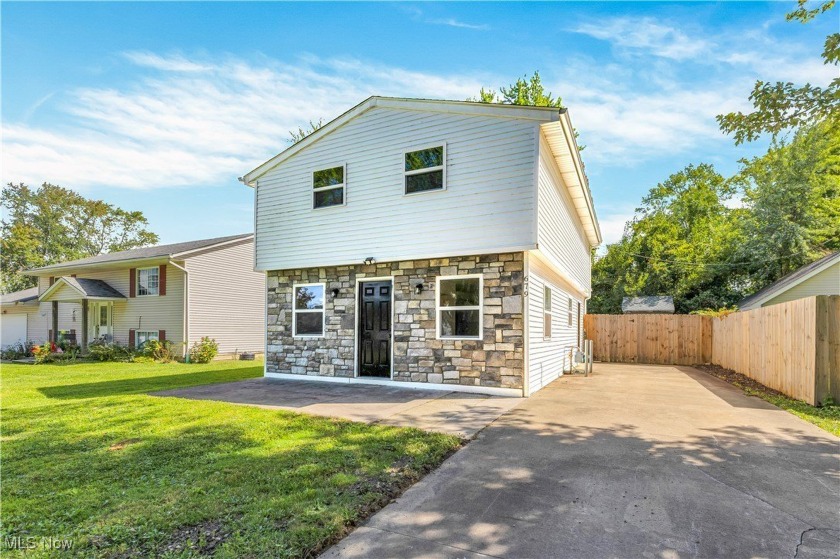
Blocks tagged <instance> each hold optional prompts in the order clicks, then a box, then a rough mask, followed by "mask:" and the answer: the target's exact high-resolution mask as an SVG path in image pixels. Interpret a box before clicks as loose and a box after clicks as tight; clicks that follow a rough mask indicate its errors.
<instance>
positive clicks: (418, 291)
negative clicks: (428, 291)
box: [414, 281, 423, 295]
mask: <svg viewBox="0 0 840 559" xmlns="http://www.w3.org/2000/svg"><path fill="white" fill-rule="evenodd" d="M414 292H415V293H416V294H417V295H420V294H421V293H423V282H422V281H420V282H417V284H415V286H414Z"/></svg>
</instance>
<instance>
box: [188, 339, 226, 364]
mask: <svg viewBox="0 0 840 559" xmlns="http://www.w3.org/2000/svg"><path fill="white" fill-rule="evenodd" d="M218 353H219V344H217V343H216V340H214V339H213V338H209V337H207V336H204V337H202V338H201V340H200V341H197V342H195V343H194V344H193V345H192V347H191V348H190V362H192V363H209V362H210V361H212V360H213V358H214V357H216V355H217V354H218Z"/></svg>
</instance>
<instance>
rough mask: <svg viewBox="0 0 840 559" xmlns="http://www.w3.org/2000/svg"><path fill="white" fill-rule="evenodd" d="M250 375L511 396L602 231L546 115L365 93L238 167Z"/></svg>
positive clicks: (579, 284)
mask: <svg viewBox="0 0 840 559" xmlns="http://www.w3.org/2000/svg"><path fill="white" fill-rule="evenodd" d="M241 180H242V181H243V182H244V183H245V184H247V185H249V186H251V187H253V188H254V190H255V222H256V223H255V228H256V243H255V250H256V257H255V262H256V267H257V270H260V271H264V272H265V273H266V275H267V277H266V286H267V291H268V292H267V299H266V305H267V309H266V311H267V316H266V320H267V339H266V372H265V374H266V376H268V377H275V378H295V379H304V378H305V379H311V380H320V381H333V382H366V383H393V384H395V385H409V386H415V387H418V388H419V387H422V388H440V389H456V390H465V391H473V392H482V393H490V394H504V395H514V396H527V395H529V394H532V393H534V392H535V391H537V390H539V389H540V388H542V387H543V386H545V385H546V384H547V383H548V382H550V381H552V380H553V379H555V378H557V377H558V376H559V375H561V374H562V373H563V371H564V370H566V369H568V367H569V364H570V354H571V350H572V349H573V348H575V347H577V346H579V345H580V344H581V340H582V315H583V313H584V312H585V308H586V300H587V298H588V297H589V296H590V289H591V287H590V271H591V253H592V249H593V248H594V247H596V246H597V245H598V244H599V243H600V242H601V235H600V230H599V228H598V221H597V218H596V216H595V209H594V207H593V203H592V196H591V194H590V191H589V187H588V183H587V179H586V176H585V174H584V170H583V164H582V162H581V159H580V154H579V151H578V147H577V145H576V143H575V136H574V129H573V128H572V124H571V122H570V120H569V115H568V113H567V112H566V111H565V110H563V109H557V108H548V107H526V106H514V105H501V104H483V103H470V102H453V101H430V100H418V99H394V98H383V97H371V98H369V99H367V100H365V101H364V102H362V103H361V104H359V105H357V106H356V107H353V108H352V109H350V110H349V111H347V112H346V113H344V114H343V115H341V116H340V117H338V118H337V119H335V120H333V121H332V122H330V123H328V124H326V125H325V126H324V127H322V128H321V129H319V130H317V131H315V132H314V133H312V134H311V135H309V136H307V137H306V138H305V139H303V140H302V141H300V142H298V143H296V144H294V145H293V146H291V147H289V148H288V149H286V150H285V151H283V152H282V153H280V154H279V155H277V156H276V157H274V158H273V159H271V160H269V161H267V162H265V163H264V164H262V165H260V166H259V167H257V168H256V169H254V170H253V171H251V172H250V173H248V174H247V175H245V176H244V177H242V179H241Z"/></svg>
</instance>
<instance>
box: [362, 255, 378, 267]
mask: <svg viewBox="0 0 840 559" xmlns="http://www.w3.org/2000/svg"><path fill="white" fill-rule="evenodd" d="M375 263H376V258H374V257H373V256H368V257H367V258H365V264H366V265H368V266H369V265H371V264H375Z"/></svg>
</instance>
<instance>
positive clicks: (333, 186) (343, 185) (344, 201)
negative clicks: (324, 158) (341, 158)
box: [311, 162, 347, 211]
mask: <svg viewBox="0 0 840 559" xmlns="http://www.w3.org/2000/svg"><path fill="white" fill-rule="evenodd" d="M336 167H341V168H342V169H343V171H342V173H343V175H342V177H343V178H344V181H343V182H342V183H341V184H331V185H329V186H322V187H321V188H315V173H317V172H318V171H328V170H330V169H335V168H336ZM311 186H312V211H318V210H329V209H330V208H342V207H344V206H346V205H347V162H344V163H338V164H336V165H327V166H326V167H318V168H317V169H313V170H312V181H311ZM336 188H341V189H342V190H343V191H344V192H343V193H342V196H341V204H333V205H332V206H324V207H322V208H316V207H315V193H316V192H326V191H327V190H334V189H336Z"/></svg>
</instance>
